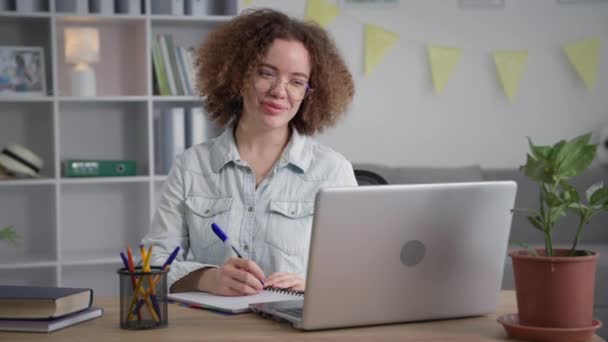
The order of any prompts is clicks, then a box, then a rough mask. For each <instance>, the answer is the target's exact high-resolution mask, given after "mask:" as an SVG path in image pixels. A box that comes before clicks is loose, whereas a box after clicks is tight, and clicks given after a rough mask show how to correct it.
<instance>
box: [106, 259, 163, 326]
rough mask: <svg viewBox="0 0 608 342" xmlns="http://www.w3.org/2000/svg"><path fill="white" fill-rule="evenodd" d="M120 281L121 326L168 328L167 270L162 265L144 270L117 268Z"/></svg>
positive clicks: (139, 268)
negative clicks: (132, 270) (131, 270)
mask: <svg viewBox="0 0 608 342" xmlns="http://www.w3.org/2000/svg"><path fill="white" fill-rule="evenodd" d="M117 272H118V277H119V282H120V328H122V329H135V330H139V329H155V328H162V327H166V326H167V324H168V322H169V321H168V316H167V311H168V310H167V272H168V270H167V269H165V270H162V269H161V268H160V267H151V272H143V271H142V269H141V267H138V268H136V269H135V272H129V270H128V269H126V268H121V269H119V270H118V271H117Z"/></svg>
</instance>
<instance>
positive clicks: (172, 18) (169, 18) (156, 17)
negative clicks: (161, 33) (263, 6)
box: [150, 14, 234, 25]
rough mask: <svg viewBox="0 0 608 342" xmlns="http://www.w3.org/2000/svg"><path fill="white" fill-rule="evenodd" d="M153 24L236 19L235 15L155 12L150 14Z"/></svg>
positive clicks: (221, 21)
mask: <svg viewBox="0 0 608 342" xmlns="http://www.w3.org/2000/svg"><path fill="white" fill-rule="evenodd" d="M150 19H151V20H152V23H153V24H157V23H165V24H169V23H171V24H176V25H184V24H187V23H188V22H192V23H196V22H198V23H201V22H206V23H223V22H227V21H230V20H232V19H234V16H233V15H200V16H196V15H169V14H153V15H151V16H150Z"/></svg>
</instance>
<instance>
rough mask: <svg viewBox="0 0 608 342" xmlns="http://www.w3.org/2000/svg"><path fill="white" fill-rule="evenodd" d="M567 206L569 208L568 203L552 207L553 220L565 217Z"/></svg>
mask: <svg viewBox="0 0 608 342" xmlns="http://www.w3.org/2000/svg"><path fill="white" fill-rule="evenodd" d="M567 208H568V206H567V205H561V206H559V207H555V208H552V209H551V215H550V220H551V222H553V223H555V222H556V221H557V220H558V219H560V218H561V217H564V216H565V215H566V209H567Z"/></svg>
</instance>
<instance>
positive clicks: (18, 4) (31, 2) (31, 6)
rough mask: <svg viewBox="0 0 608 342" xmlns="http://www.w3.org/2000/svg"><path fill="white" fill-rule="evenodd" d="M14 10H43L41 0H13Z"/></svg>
mask: <svg viewBox="0 0 608 342" xmlns="http://www.w3.org/2000/svg"><path fill="white" fill-rule="evenodd" d="M15 10H16V11H17V12H22V13H32V12H42V11H44V7H43V3H42V0H19V1H15Z"/></svg>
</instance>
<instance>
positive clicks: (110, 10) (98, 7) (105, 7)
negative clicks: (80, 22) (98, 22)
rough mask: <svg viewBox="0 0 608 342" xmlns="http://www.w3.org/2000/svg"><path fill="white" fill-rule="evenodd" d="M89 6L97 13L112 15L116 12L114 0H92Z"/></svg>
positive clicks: (92, 11)
mask: <svg viewBox="0 0 608 342" xmlns="http://www.w3.org/2000/svg"><path fill="white" fill-rule="evenodd" d="M89 6H90V8H89V9H90V10H91V13H97V14H101V15H112V14H114V13H115V12H114V11H115V10H114V1H107V0H90V2H89Z"/></svg>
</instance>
